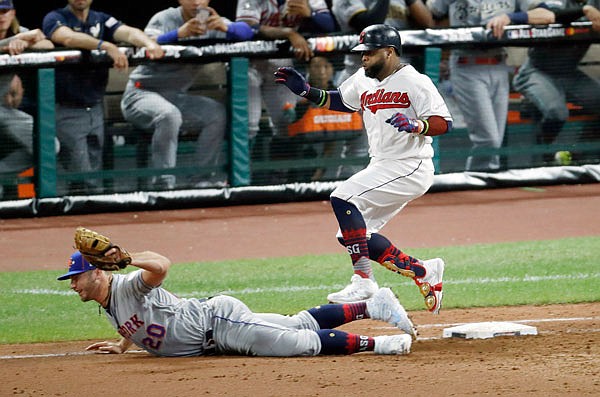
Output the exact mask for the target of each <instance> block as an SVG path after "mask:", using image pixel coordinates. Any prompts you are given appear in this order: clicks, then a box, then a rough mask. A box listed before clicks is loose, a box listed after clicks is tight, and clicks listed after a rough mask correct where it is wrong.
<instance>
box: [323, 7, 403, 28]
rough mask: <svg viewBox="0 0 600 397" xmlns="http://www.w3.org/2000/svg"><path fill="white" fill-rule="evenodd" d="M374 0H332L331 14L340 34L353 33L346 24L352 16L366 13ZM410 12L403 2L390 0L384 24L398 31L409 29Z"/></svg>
mask: <svg viewBox="0 0 600 397" xmlns="http://www.w3.org/2000/svg"><path fill="white" fill-rule="evenodd" d="M375 2H376V0H333V2H332V4H331V12H332V13H333V15H334V16H335V18H336V19H337V21H338V23H339V24H340V28H341V29H342V32H354V29H353V28H352V27H350V25H349V24H348V23H349V22H350V20H351V19H352V17H353V16H355V15H356V14H358V13H359V12H364V11H367V9H368V8H369V7H370V6H371V4H373V3H375ZM409 15H410V11H409V9H408V7H407V6H406V2H405V1H404V0H390V7H389V10H388V13H387V16H386V17H385V21H384V23H385V24H386V25H390V26H393V27H395V28H396V29H399V30H405V29H408V28H410V23H409Z"/></svg>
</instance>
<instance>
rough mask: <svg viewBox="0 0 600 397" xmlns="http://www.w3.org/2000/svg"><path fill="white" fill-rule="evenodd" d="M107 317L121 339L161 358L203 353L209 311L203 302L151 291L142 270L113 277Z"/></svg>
mask: <svg viewBox="0 0 600 397" xmlns="http://www.w3.org/2000/svg"><path fill="white" fill-rule="evenodd" d="M111 288H112V293H111V298H110V306H109V310H106V316H107V318H108V320H109V321H110V322H111V324H112V325H113V326H114V327H115V328H116V329H117V331H118V332H119V334H121V336H123V337H125V338H127V339H129V340H131V341H132V342H133V343H134V344H136V345H137V346H138V347H140V348H142V349H144V350H147V351H148V352H150V353H152V354H155V355H158V356H198V355H201V354H203V352H204V348H203V344H204V334H205V330H206V328H207V324H208V327H209V328H210V323H209V320H208V319H209V318H210V315H209V313H208V312H209V308H208V306H207V305H206V303H205V301H204V300H202V299H183V298H178V297H176V296H175V295H173V294H172V293H170V292H168V291H167V290H165V289H164V288H161V287H157V288H151V287H149V286H148V285H146V284H145V283H144V281H143V280H142V270H141V269H140V270H137V271H135V272H132V273H129V274H126V275H122V274H114V275H113V281H112V287H111Z"/></svg>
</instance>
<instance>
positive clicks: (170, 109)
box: [121, 0, 251, 189]
mask: <svg viewBox="0 0 600 397" xmlns="http://www.w3.org/2000/svg"><path fill="white" fill-rule="evenodd" d="M179 3H180V6H179V7H171V8H168V9H166V10H163V11H160V12H158V13H157V14H155V15H154V16H153V17H152V18H151V19H150V21H149V22H148V25H147V26H146V28H145V30H144V32H145V33H146V34H147V35H148V36H150V37H152V38H154V39H156V40H157V41H158V43H159V44H170V43H176V42H178V40H182V39H186V38H196V39H205V38H206V39H208V38H229V39H232V40H240V39H243V38H244V37H246V35H247V34H248V33H250V34H251V31H250V27H249V26H248V25H245V24H239V23H232V22H231V21H229V20H227V19H226V18H222V17H220V16H219V15H218V14H216V12H215V11H214V10H213V9H212V8H208V7H207V6H208V3H209V1H208V0H203V1H197V0H179ZM198 6H204V7H207V8H208V9H209V10H210V12H211V15H210V17H209V20H208V24H207V25H204V26H201V24H200V22H199V20H198V19H197V18H196V12H197V11H196V10H197V7H198ZM244 25H245V29H244ZM201 72H202V67H201V66H200V65H198V64H192V63H149V64H144V65H140V66H138V67H137V68H135V69H134V70H133V72H131V75H130V76H129V82H128V83H127V87H126V89H125V92H124V93H123V98H122V100H121V110H122V112H123V115H124V117H125V119H126V120H128V121H130V122H131V123H133V124H134V125H135V126H136V127H138V128H141V129H144V130H152V131H153V134H152V146H151V147H152V154H151V156H152V161H151V164H152V167H153V168H173V167H175V165H176V162H177V145H178V138H179V135H180V134H181V133H183V132H189V131H198V130H201V132H200V133H199V135H198V139H197V144H196V156H195V159H196V163H195V164H196V165H197V166H199V167H218V166H220V165H222V164H224V161H225V158H224V156H223V155H222V151H223V150H222V149H223V141H224V139H225V127H226V124H227V118H226V112H225V107H224V106H223V104H221V103H220V102H217V101H215V100H214V99H212V98H208V97H205V96H201V95H192V94H188V93H187V91H188V89H189V88H190V87H191V86H192V84H193V83H194V81H195V79H196V77H197V76H198V75H199V74H200V73H201ZM198 179H199V180H198V183H201V184H209V183H211V182H215V183H218V182H223V181H225V180H226V176H225V175H212V174H210V173H207V174H205V175H199V176H198ZM153 183H154V185H155V186H156V187H158V188H164V189H171V188H173V187H174V186H175V176H174V175H162V176H161V177H159V178H154V181H153Z"/></svg>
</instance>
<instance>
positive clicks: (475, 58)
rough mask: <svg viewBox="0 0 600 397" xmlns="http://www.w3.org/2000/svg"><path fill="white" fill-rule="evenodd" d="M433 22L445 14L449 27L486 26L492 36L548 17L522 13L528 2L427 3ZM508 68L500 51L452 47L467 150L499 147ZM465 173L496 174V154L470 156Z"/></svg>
mask: <svg viewBox="0 0 600 397" xmlns="http://www.w3.org/2000/svg"><path fill="white" fill-rule="evenodd" d="M427 6H428V7H429V8H430V9H431V12H432V14H433V16H434V17H436V18H444V17H445V16H448V17H449V19H450V26H459V27H460V26H486V28H488V29H490V30H491V32H492V34H493V36H494V37H496V38H500V37H502V34H503V32H504V26H506V25H509V24H526V23H531V24H548V23H550V22H552V18H553V16H552V13H551V12H549V11H548V10H545V9H536V10H530V11H528V0H507V1H497V0H429V1H428V2H427ZM508 72H509V69H508V66H507V64H506V52H505V50H504V48H502V47H498V48H488V49H454V50H452V51H451V55H450V81H451V82H452V88H453V91H454V95H455V97H456V100H457V102H458V105H459V106H460V109H461V112H462V113H463V115H464V118H465V122H466V124H467V128H468V131H469V139H470V140H471V144H472V147H473V149H490V150H492V149H498V148H500V147H501V146H502V142H503V140H504V132H505V126H506V117H507V115H508V94H509V88H510V86H509V81H508ZM465 169H466V170H467V171H492V172H494V171H498V170H499V169H500V156H498V155H496V154H477V155H476V154H474V155H471V156H469V157H468V158H467V162H466V164H465Z"/></svg>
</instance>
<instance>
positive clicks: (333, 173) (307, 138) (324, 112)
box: [288, 56, 363, 181]
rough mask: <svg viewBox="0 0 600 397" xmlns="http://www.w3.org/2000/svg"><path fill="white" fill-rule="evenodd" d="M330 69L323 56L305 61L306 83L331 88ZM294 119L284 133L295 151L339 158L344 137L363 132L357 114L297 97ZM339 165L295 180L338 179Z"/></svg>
mask: <svg viewBox="0 0 600 397" xmlns="http://www.w3.org/2000/svg"><path fill="white" fill-rule="evenodd" d="M333 76H334V68H333V64H332V63H331V62H330V61H329V60H328V59H327V58H325V57H321V56H317V57H314V58H312V59H311V60H310V63H309V64H308V76H307V80H308V83H309V84H310V85H311V86H313V87H323V88H324V89H328V90H333V89H335V87H334V85H333ZM294 114H295V117H296V120H294V122H293V123H292V124H290V125H289V126H288V135H289V136H290V137H291V138H292V141H296V142H297V144H298V148H297V149H296V150H297V152H298V153H300V154H303V155H304V156H305V157H307V156H306V155H307V154H308V153H311V155H312V153H314V156H316V155H317V153H319V157H322V158H341V155H342V149H343V143H344V140H352V139H356V138H357V137H358V136H360V135H362V134H363V125H362V119H361V117H360V114H358V113H340V112H335V111H332V110H329V109H326V108H322V107H319V106H317V105H316V104H314V103H312V102H309V101H307V100H306V99H304V98H303V99H301V100H300V102H298V104H297V105H296V108H295V112H294ZM338 169H339V167H337V166H336V167H327V168H316V169H313V170H312V172H311V173H310V175H305V176H302V175H298V176H297V178H295V179H294V180H295V181H305V180H306V181H318V180H332V179H337V178H338Z"/></svg>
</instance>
